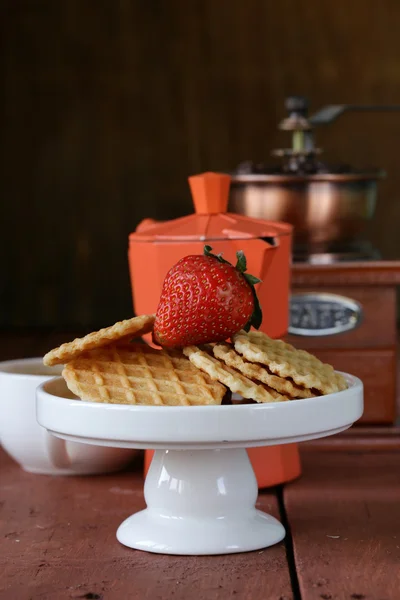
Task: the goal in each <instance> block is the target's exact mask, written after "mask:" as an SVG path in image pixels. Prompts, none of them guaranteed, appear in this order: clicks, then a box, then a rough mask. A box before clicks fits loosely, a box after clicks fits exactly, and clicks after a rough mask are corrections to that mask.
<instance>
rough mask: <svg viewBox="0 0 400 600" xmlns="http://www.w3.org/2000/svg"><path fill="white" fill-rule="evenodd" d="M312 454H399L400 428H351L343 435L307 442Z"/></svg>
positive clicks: (305, 444)
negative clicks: (338, 452) (333, 452)
mask: <svg viewBox="0 0 400 600" xmlns="http://www.w3.org/2000/svg"><path fill="white" fill-rule="evenodd" d="M301 448H302V451H303V452H306V451H310V452H320V451H321V450H322V451H326V452H332V451H335V452H337V451H345V452H399V451H400V427H391V426H388V427H351V428H350V429H348V430H347V431H344V432H343V433H339V434H338V435H332V436H329V437H326V438H320V439H318V440H312V441H310V442H305V443H304V444H302V446H301Z"/></svg>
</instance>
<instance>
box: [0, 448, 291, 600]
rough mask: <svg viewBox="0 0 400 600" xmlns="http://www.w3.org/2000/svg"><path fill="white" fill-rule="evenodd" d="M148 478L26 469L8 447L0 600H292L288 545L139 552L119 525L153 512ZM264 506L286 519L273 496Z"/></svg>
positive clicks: (2, 478) (2, 470)
mask: <svg viewBox="0 0 400 600" xmlns="http://www.w3.org/2000/svg"><path fill="white" fill-rule="evenodd" d="M142 489H143V479H142V475H141V472H140V470H137V469H136V471H133V472H129V471H127V472H124V473H119V474H115V475H106V476H96V477H48V476H45V475H32V474H28V473H25V472H24V471H22V470H21V469H20V468H19V467H18V466H17V465H16V464H15V463H14V462H13V461H11V459H9V458H8V457H7V456H6V454H5V453H4V451H3V450H1V449H0V599H1V600H67V599H68V600H70V599H74V598H83V599H85V598H86V599H90V598H92V599H98V600H100V599H101V600H122V599H124V600H125V599H128V598H129V599H132V600H133V599H140V600H142V599H145V598H148V599H149V600H166V599H168V598H173V599H174V600H187V599H188V598H190V597H192V596H194V597H196V598H197V599H198V600H214V599H221V600H225V598H233V599H235V598H237V599H238V600H239V599H242V598H243V599H246V600H265V598H268V599H269V598H270V599H271V600H279V599H281V600H283V599H285V600H286V599H287V600H292V599H293V594H292V591H291V583H290V576H289V568H288V565H287V561H286V551H285V545H284V543H280V544H278V545H276V546H274V547H272V548H269V549H266V550H260V551H256V552H250V553H245V554H232V555H227V556H213V557H210V556H204V557H202V556H199V557H180V556H163V555H159V554H150V553H146V552H140V551H135V550H131V549H129V548H126V547H124V546H122V545H121V544H120V543H119V542H118V541H117V540H116V537H115V532H116V529H117V527H118V525H119V524H120V523H121V522H122V521H123V520H124V519H125V518H126V517H128V516H129V515H130V514H132V513H133V512H135V511H137V510H140V509H142V508H144V507H145V503H144V499H143V491H142ZM257 506H258V507H259V508H260V509H264V510H266V511H268V512H270V513H271V514H273V515H275V516H277V517H278V518H279V513H278V508H277V501H276V498H275V495H274V494H273V493H262V494H260V496H259V500H258V504H257Z"/></svg>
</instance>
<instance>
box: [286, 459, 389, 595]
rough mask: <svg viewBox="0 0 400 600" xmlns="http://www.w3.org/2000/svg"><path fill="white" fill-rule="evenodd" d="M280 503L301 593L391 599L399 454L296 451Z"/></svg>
mask: <svg viewBox="0 0 400 600" xmlns="http://www.w3.org/2000/svg"><path fill="white" fill-rule="evenodd" d="M303 467H304V472H303V477H302V478H301V479H299V480H298V481H296V482H295V483H293V484H291V485H288V486H287V487H286V489H285V492H284V501H285V507H286V511H287V515H288V519H289V523H290V526H291V532H292V536H293V546H294V555H295V561H296V567H297V574H298V578H299V583H300V589H301V597H302V600H347V599H348V600H357V599H358V600H364V599H365V600H398V599H399V597H400V454H398V453H393V454H392V453H390V454H389V453H381V454H358V455H356V454H345V453H334V454H327V453H322V454H317V453H306V454H303Z"/></svg>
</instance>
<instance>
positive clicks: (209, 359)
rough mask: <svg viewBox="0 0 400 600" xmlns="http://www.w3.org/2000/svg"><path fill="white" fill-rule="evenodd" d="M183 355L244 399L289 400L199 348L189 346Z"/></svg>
mask: <svg viewBox="0 0 400 600" xmlns="http://www.w3.org/2000/svg"><path fill="white" fill-rule="evenodd" d="M183 353H184V354H185V356H187V357H188V358H189V360H190V362H191V363H192V364H193V365H194V366H195V367H197V368H198V369H201V370H202V371H204V372H205V373H207V375H209V376H210V377H211V379H213V380H214V381H219V382H220V383H223V384H224V385H226V386H227V387H228V388H229V389H230V390H231V392H233V393H237V394H240V395H241V396H242V397H243V398H247V399H250V400H255V401H256V402H281V401H283V400H287V399H288V398H287V397H285V396H283V395H281V394H279V393H278V392H277V391H275V390H274V389H272V388H269V387H268V386H266V385H264V384H262V383H257V382H255V381H252V380H251V379H249V378H248V377H246V376H245V375H242V374H241V373H239V372H238V371H236V370H235V369H233V368H231V367H229V366H227V365H226V364H225V363H223V362H221V361H220V360H218V359H217V358H215V357H214V356H211V354H210V353H209V352H207V351H206V350H204V349H201V348H198V347H197V346H187V347H186V348H184V349H183Z"/></svg>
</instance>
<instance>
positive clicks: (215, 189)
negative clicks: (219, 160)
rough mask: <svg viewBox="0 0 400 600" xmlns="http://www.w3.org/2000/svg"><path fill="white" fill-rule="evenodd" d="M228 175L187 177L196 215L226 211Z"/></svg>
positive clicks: (208, 174)
mask: <svg viewBox="0 0 400 600" xmlns="http://www.w3.org/2000/svg"><path fill="white" fill-rule="evenodd" d="M230 185H231V177H230V175H226V174H224V173H211V172H209V173H201V174H200V175H192V176H191V177H189V186H190V191H191V192H192V197H193V204H194V208H195V211H196V213H197V214H198V215H204V214H206V215H209V214H216V213H225V212H226V211H227V209H228V199H229V187H230Z"/></svg>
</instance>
